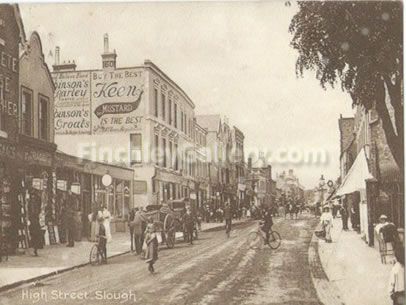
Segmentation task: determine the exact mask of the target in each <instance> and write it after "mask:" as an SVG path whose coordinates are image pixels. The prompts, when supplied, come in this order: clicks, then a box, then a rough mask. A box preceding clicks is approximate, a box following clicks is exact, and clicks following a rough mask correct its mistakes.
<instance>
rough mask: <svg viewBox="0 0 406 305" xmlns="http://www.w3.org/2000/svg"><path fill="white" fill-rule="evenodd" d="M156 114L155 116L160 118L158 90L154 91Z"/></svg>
mask: <svg viewBox="0 0 406 305" xmlns="http://www.w3.org/2000/svg"><path fill="white" fill-rule="evenodd" d="M154 112H155V116H156V117H158V89H154Z"/></svg>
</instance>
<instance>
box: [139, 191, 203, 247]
mask: <svg viewBox="0 0 406 305" xmlns="http://www.w3.org/2000/svg"><path fill="white" fill-rule="evenodd" d="M187 206H190V207H191V209H192V214H193V215H196V214H195V210H196V209H195V205H194V204H192V203H191V202H190V201H189V199H186V198H185V199H178V200H171V201H168V203H165V204H163V205H148V206H146V209H147V211H146V212H145V216H146V217H147V218H149V219H152V220H153V223H154V226H155V229H156V231H157V232H158V233H161V237H162V242H163V243H166V245H167V246H168V248H173V247H174V246H175V240H176V232H182V233H183V236H184V237H186V234H185V228H184V225H183V215H184V214H185V212H186V207H187Z"/></svg>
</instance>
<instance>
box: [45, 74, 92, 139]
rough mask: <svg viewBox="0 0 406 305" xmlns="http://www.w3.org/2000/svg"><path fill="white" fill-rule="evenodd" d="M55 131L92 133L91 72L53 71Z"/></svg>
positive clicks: (60, 132) (62, 132)
mask: <svg viewBox="0 0 406 305" xmlns="http://www.w3.org/2000/svg"><path fill="white" fill-rule="evenodd" d="M52 77H53V79H54V82H55V87H56V89H55V120H54V121H55V133H56V134H81V133H90V128H91V126H90V117H91V112H90V111H91V105H90V103H91V100H90V97H91V94H90V72H79V71H78V72H63V73H53V75H52Z"/></svg>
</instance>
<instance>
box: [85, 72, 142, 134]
mask: <svg viewBox="0 0 406 305" xmlns="http://www.w3.org/2000/svg"><path fill="white" fill-rule="evenodd" d="M91 79H92V81H91V84H92V97H91V100H92V129H93V133H94V134H100V133H104V132H116V131H121V132H123V131H124V132H125V131H134V130H140V127H141V120H142V116H143V107H144V105H143V103H142V100H143V94H144V91H143V84H144V73H143V70H142V69H141V68H132V69H123V70H115V71H111V72H106V71H94V72H92V75H91Z"/></svg>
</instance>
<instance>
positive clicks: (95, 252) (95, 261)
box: [89, 239, 102, 266]
mask: <svg viewBox="0 0 406 305" xmlns="http://www.w3.org/2000/svg"><path fill="white" fill-rule="evenodd" d="M89 262H90V264H91V265H93V266H95V265H100V264H101V262H102V255H101V254H100V250H99V239H97V240H96V242H95V243H94V245H93V246H92V248H91V249H90V254H89Z"/></svg>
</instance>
